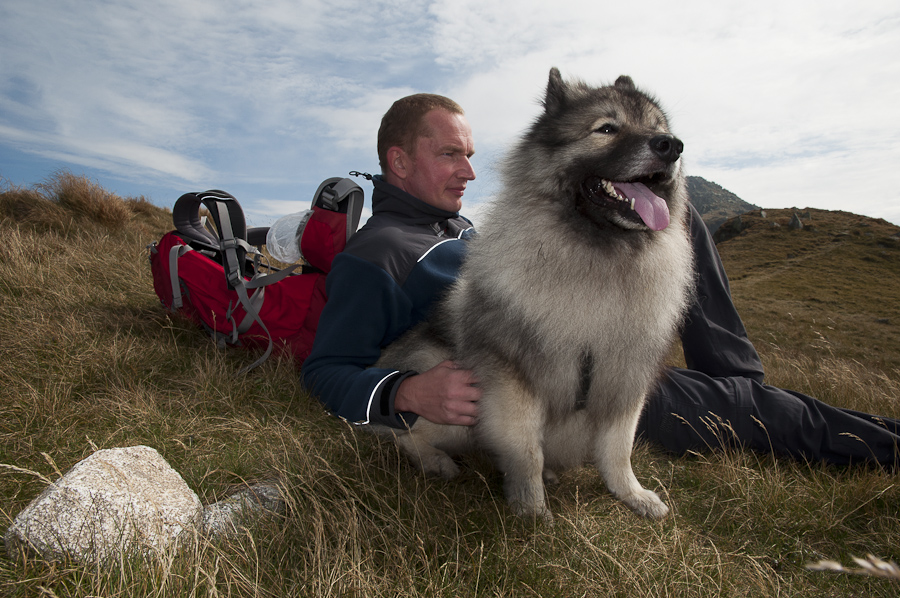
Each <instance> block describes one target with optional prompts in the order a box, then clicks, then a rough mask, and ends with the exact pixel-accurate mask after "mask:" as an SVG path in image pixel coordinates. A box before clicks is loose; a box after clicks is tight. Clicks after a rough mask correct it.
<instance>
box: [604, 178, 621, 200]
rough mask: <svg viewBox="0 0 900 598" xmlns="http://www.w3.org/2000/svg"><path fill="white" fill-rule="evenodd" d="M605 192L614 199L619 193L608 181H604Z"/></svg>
mask: <svg viewBox="0 0 900 598" xmlns="http://www.w3.org/2000/svg"><path fill="white" fill-rule="evenodd" d="M603 190H604V191H606V192H607V193H609V194H610V195H611V196H613V197H617V196H618V193H616V188H615V187H613V184H612V183H610V182H609V181H606V180H604V181H603Z"/></svg>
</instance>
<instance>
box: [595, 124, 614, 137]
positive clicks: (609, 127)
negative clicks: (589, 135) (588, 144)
mask: <svg viewBox="0 0 900 598" xmlns="http://www.w3.org/2000/svg"><path fill="white" fill-rule="evenodd" d="M618 132H619V127H617V126H616V125H613V124H610V123H605V124H603V125H600V126H599V127H597V128H596V129H594V133H602V134H603V135H612V134H613V133H618Z"/></svg>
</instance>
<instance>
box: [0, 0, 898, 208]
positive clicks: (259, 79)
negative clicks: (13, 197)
mask: <svg viewBox="0 0 900 598" xmlns="http://www.w3.org/2000/svg"><path fill="white" fill-rule="evenodd" d="M0 22H2V23H3V24H4V26H3V30H4V33H3V35H2V36H0V178H2V179H3V181H4V182H5V183H6V184H12V185H17V186H30V185H32V184H35V183H39V182H41V181H42V180H44V179H46V178H47V177H48V176H49V175H51V174H52V173H53V172H55V171H57V170H60V169H66V170H69V171H71V172H73V173H75V174H85V175H87V176H88V177H90V178H92V179H94V180H96V181H98V182H99V183H100V184H101V185H103V186H104V187H105V188H106V189H108V190H110V191H114V192H117V193H119V194H120V195H123V196H138V195H144V196H145V197H147V198H148V199H151V200H152V201H153V202H154V203H156V204H158V205H162V206H169V207H171V205H172V204H173V203H174V202H175V200H176V199H177V198H178V197H179V196H180V195H181V194H182V193H185V192H187V191H200V190H204V189H209V188H218V189H224V190H226V191H229V192H230V193H232V194H233V195H235V196H236V197H237V198H238V199H239V200H240V202H241V205H242V206H243V208H244V211H245V212H246V213H247V220H248V223H249V224H252V225H257V226H259V225H266V224H270V223H271V222H272V221H273V220H275V219H276V218H277V217H278V216H281V215H283V214H286V213H290V212H294V211H298V210H301V209H305V208H307V207H308V205H309V202H310V201H311V199H312V195H313V193H314V191H315V190H316V188H317V187H318V185H319V183H320V182H321V181H322V180H323V179H326V178H329V177H333V176H346V175H347V173H348V172H349V171H351V170H358V171H364V172H371V173H373V174H374V173H376V172H377V171H378V160H377V156H376V152H375V139H376V134H377V130H378V124H379V122H380V119H381V115H382V114H383V113H384V112H385V110H387V108H388V107H389V106H390V104H391V103H392V102H393V101H394V100H395V99H397V98H399V97H402V96H404V95H408V94H410V93H416V92H423V91H424V92H433V93H439V94H443V95H447V96H449V97H451V98H453V99H455V100H456V101H457V102H459V103H460V104H461V105H462V106H463V107H464V108H465V110H466V114H467V117H468V119H469V121H470V123H471V125H472V128H473V132H474V136H475V148H476V150H477V153H476V155H475V158H474V160H473V165H474V167H475V169H476V173H477V174H478V178H477V179H476V180H475V181H473V182H472V183H470V185H469V190H468V191H467V193H466V197H465V200H464V201H465V208H464V210H463V213H464V214H467V215H469V216H470V217H474V218H473V219H474V220H475V224H476V225H477V224H478V218H477V214H478V213H479V211H480V207H481V206H482V205H483V203H484V202H485V201H487V200H489V198H490V197H491V195H492V194H494V193H496V192H497V191H498V178H497V176H496V168H497V163H498V161H499V159H500V158H501V157H502V156H503V154H504V152H505V151H506V150H507V148H508V147H509V146H510V145H511V144H512V143H513V142H514V141H515V140H516V138H517V137H518V135H519V134H520V133H521V132H522V131H523V130H524V129H525V128H526V127H527V126H528V125H529V124H530V122H531V121H532V120H533V119H534V118H535V116H536V115H537V114H538V113H539V110H540V100H541V98H542V95H543V91H544V89H545V87H546V82H547V74H548V71H549V69H550V67H552V66H556V67H558V68H559V69H560V71H561V72H562V74H563V77H576V78H580V79H583V80H585V81H587V82H589V83H595V84H600V83H610V82H612V81H613V80H614V79H615V78H616V77H617V76H618V75H620V74H628V75H630V76H631V77H632V78H633V79H634V81H635V83H636V84H637V85H638V86H639V87H641V88H642V89H645V90H647V91H649V92H651V93H652V94H653V95H655V96H656V97H657V98H659V100H660V102H661V103H662V105H663V106H664V108H665V109H666V111H667V113H668V114H669V117H670V124H671V126H672V129H673V131H674V132H675V133H676V134H677V135H678V136H679V137H680V138H681V139H682V140H683V141H684V143H685V153H684V165H685V170H686V172H687V173H688V174H692V175H697V176H702V177H704V178H706V179H707V180H711V181H714V182H716V183H718V184H720V185H722V186H723V187H725V188H726V189H728V190H730V191H732V192H734V193H736V194H737V195H738V196H740V197H741V198H742V199H744V200H745V201H748V202H750V203H753V204H756V205H760V206H762V207H768V208H783V207H798V208H803V207H817V208H823V209H831V210H845V211H849V212H854V213H858V214H864V215H867V216H872V217H878V218H884V219H886V220H889V221H891V222H893V223H895V224H900V4H898V3H897V2H896V0H890V1H881V0H872V1H869V0H860V1H857V2H854V3H849V2H841V1H835V0H816V1H812V0H757V1H756V2H752V3H746V2H744V3H737V2H720V1H703V2H700V1H693V0H682V1H681V2H671V1H667V2H663V1H658V0H649V1H645V2H629V3H624V2H623V3H611V2H597V1H596V0H594V1H590V2H588V1H581V0H556V1H554V2H550V1H547V0H543V1H540V2H536V1H532V0H514V1H513V0H492V1H491V2H485V1H483V0H480V1H475V0H440V1H434V2H432V1H428V0H370V1H368V2H357V1H346V0H323V1H319V0H290V1H288V0H266V1H255V0H252V1H239V0H158V1H152V2H146V1H143V0H142V1H140V2H138V1H137V0H79V1H78V2H75V1H73V0H5V1H4V2H3V3H2V4H0ZM359 182H360V184H361V185H362V186H363V188H364V189H365V190H366V195H367V197H368V196H369V195H370V190H371V185H370V184H369V183H367V182H365V181H363V180H361V179H360V181H359Z"/></svg>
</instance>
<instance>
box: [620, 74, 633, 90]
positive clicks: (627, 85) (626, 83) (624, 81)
mask: <svg viewBox="0 0 900 598" xmlns="http://www.w3.org/2000/svg"><path fill="white" fill-rule="evenodd" d="M615 86H616V88H618V89H622V90H628V91H634V90H635V89H636V88H635V86H634V81H632V80H631V77H629V76H628V75H621V76H619V78H618V79H616V83H615Z"/></svg>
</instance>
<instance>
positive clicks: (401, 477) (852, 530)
mask: <svg viewBox="0 0 900 598" xmlns="http://www.w3.org/2000/svg"><path fill="white" fill-rule="evenodd" d="M67 181H68V182H67ZM69 184H71V188H69ZM85 193H87V196H85V195H84V194H85ZM79 194H81V195H79ZM62 197H67V198H69V199H66V200H64V201H63V200H62ZM72 197H76V198H77V199H71V198H72ZM113 206H115V207H113ZM170 223H171V215H170V214H168V213H167V212H165V211H163V210H160V209H158V208H155V207H154V206H152V204H150V203H149V202H146V201H145V200H140V199H137V200H133V199H121V198H117V197H115V196H113V195H110V194H108V193H105V192H103V191H102V190H101V189H99V187H97V186H96V185H93V184H92V183H90V182H89V181H85V180H83V179H80V178H79V177H70V175H56V176H55V177H54V178H52V179H51V181H50V182H49V183H47V184H46V185H41V186H38V187H36V188H35V189H31V190H21V189H7V190H6V191H5V192H4V193H2V194H0V230H2V232H3V238H4V243H3V244H0V281H2V282H0V358H2V362H3V364H4V367H3V368H2V369H0V463H2V464H5V465H8V466H10V467H4V468H0V496H2V497H3V501H2V502H0V521H9V520H10V519H11V518H12V517H13V516H14V515H15V514H16V513H17V512H18V511H19V510H20V509H21V508H23V507H24V506H25V505H26V504H27V503H28V502H29V501H30V500H31V499H32V498H34V497H35V496H37V494H38V493H39V492H40V491H41V489H42V488H43V487H44V486H45V484H46V483H47V482H46V480H47V479H54V478H56V477H57V476H58V471H65V470H66V469H67V468H69V467H71V466H72V465H73V464H74V463H76V462H77V461H78V460H80V459H82V458H83V457H85V456H87V455H88V454H90V453H91V452H93V450H94V449H95V447H97V448H110V447H114V446H127V445H131V444H138V443H140V444H146V445H149V446H152V447H154V448H156V449H157V450H159V451H160V453H161V454H162V455H163V456H164V457H165V458H166V459H167V460H168V461H169V462H170V463H171V464H172V465H173V467H175V469H177V470H178V471H179V472H180V473H181V474H182V475H183V477H184V478H185V480H186V481H187V483H188V484H189V485H190V486H191V487H192V488H193V489H194V490H195V491H196V492H197V493H198V494H199V495H200V497H201V499H202V500H203V501H204V502H212V501H215V500H218V499H220V498H222V497H224V496H226V495H228V494H230V493H231V492H232V491H233V490H234V489H235V487H236V486H240V485H242V484H245V483H248V482H251V481H253V480H258V479H276V480H278V482H279V483H280V484H281V486H282V487H283V488H284V493H285V500H286V501H287V504H288V507H289V508H288V511H287V513H286V515H284V516H283V517H279V518H275V519H273V520H268V521H262V522H260V523H259V524H258V525H256V526H255V527H254V528H253V530H252V531H251V532H248V533H247V534H246V535H244V536H240V537H237V538H232V539H227V540H220V541H217V542H210V541H208V540H201V539H195V540H193V541H191V542H188V543H187V544H186V545H185V546H183V547H182V548H181V549H180V550H179V551H173V552H172V553H171V554H168V555H163V556H162V557H160V558H158V559H156V560H154V561H152V562H140V561H125V562H121V563H119V564H118V565H117V566H115V567H111V568H108V569H102V570H100V569H91V568H81V567H77V566H74V565H72V564H67V563H44V562H41V561H39V560H37V559H29V560H26V561H24V562H13V561H10V560H7V559H2V558H0V594H2V595H7V596H40V595H44V596H60V597H61V596H295V595H296V596H392V597H393V596H401V597H413V596H429V597H430V596H543V597H552V596H566V597H570V596H601V595H611V596H642V597H643V596H667V597H676V596H685V597H695V596H697V597H699V596H748V597H749V596H753V597H758V596H894V595H896V590H897V585H896V583H895V582H893V581H892V580H890V579H880V578H875V577H863V576H850V575H830V574H827V573H821V572H812V571H808V570H806V569H805V565H806V564H807V563H810V562H817V561H821V560H826V559H827V560H836V561H841V562H849V561H850V560H851V557H852V556H853V555H865V554H874V555H877V556H879V557H880V558H883V559H885V560H890V559H894V560H896V559H897V556H898V554H897V547H898V546H900V525H898V522H897V517H896V515H897V511H896V505H897V504H898V503H900V487H898V484H897V480H896V476H895V475H894V474H892V473H889V472H884V471H881V470H877V469H864V468H855V469H840V468H833V467H825V466H821V465H807V464H803V463H797V462H792V461H787V460H780V459H773V458H771V457H767V456H760V455H757V454H754V453H750V452H735V451H716V452H711V453H705V454H696V455H687V456H685V457H679V458H674V457H671V456H669V455H665V454H662V453H660V452H658V451H656V450H655V449H653V448H651V447H647V446H639V447H638V448H637V449H636V451H635V459H634V461H635V470H636V473H637V475H638V477H639V479H641V480H642V481H644V482H645V483H646V484H647V485H648V486H649V487H651V488H654V489H657V490H659V491H660V492H662V493H663V494H664V495H665V498H666V499H667V501H668V502H669V504H670V505H671V506H672V508H673V516H671V517H669V518H668V519H666V520H664V521H662V522H649V521H645V520H640V519H638V518H636V517H635V516H634V515H632V514H631V513H630V512H628V511H627V510H626V509H624V508H623V507H622V506H621V505H620V504H619V503H617V502H616V501H614V500H612V499H611V497H610V496H609V495H608V493H607V492H606V491H605V489H604V487H603V485H602V483H601V481H600V480H599V478H598V476H597V475H596V473H594V472H592V471H591V470H588V469H583V470H578V471H572V472H567V473H565V474H563V475H562V481H561V484H559V485H558V486H556V487H553V488H551V489H550V490H549V497H550V502H551V507H552V508H553V510H554V512H555V513H556V515H557V519H556V525H555V526H553V527H546V526H544V525H541V524H537V523H535V522H532V521H523V520H520V519H517V518H515V517H513V516H511V515H510V513H509V511H508V509H507V507H506V505H505V503H504V501H503V499H502V491H501V489H500V487H501V479H500V477H499V476H498V475H497V474H496V473H495V472H494V471H493V470H492V468H491V467H490V466H489V465H488V463H487V462H486V461H485V460H484V459H483V458H478V457H473V458H470V459H468V460H466V461H465V462H464V464H463V465H464V467H463V473H462V474H461V476H460V478H459V479H458V480H455V481H452V482H444V481H440V480H433V479H426V478H423V477H421V476H419V475H417V474H416V473H415V472H414V471H413V470H412V468H410V467H409V466H408V465H407V464H406V462H405V461H404V460H403V459H402V458H401V457H400V455H398V454H397V451H396V449H395V448H394V447H393V446H391V445H388V444H384V443H381V442H379V441H378V440H377V439H376V438H374V437H370V436H368V435H360V434H358V433H356V432H354V430H352V429H350V426H348V425H346V424H344V423H342V422H340V421H338V420H336V419H334V418H332V417H330V416H329V415H327V414H326V413H325V412H324V411H323V409H322V408H321V407H320V406H319V404H318V403H317V402H316V401H314V400H311V399H310V398H309V397H308V396H307V395H306V394H305V393H304V391H303V389H302V388H301V386H300V383H299V379H298V376H297V373H296V371H295V370H294V367H293V365H292V364H291V363H290V362H288V361H285V360H279V359H274V358H273V359H270V360H269V361H267V362H266V363H265V364H264V365H263V366H261V367H260V368H258V369H257V370H254V371H253V372H251V373H250V374H249V375H246V376H235V373H236V372H237V371H238V370H239V369H240V368H241V367H242V366H244V365H246V364H247V363H248V359H251V357H250V356H248V355H247V354H245V353H243V352H241V351H239V350H230V351H227V352H220V351H218V350H217V349H216V348H215V346H214V344H213V343H212V342H210V341H209V340H208V338H207V337H206V336H205V335H204V333H202V332H201V331H199V330H197V329H196V328H195V327H194V326H193V325H192V324H190V323H189V322H187V321H184V320H182V319H180V318H176V317H173V316H170V315H169V314H167V313H166V312H165V311H164V310H163V309H162V308H161V306H160V305H159V302H158V300H157V299H156V297H155V295H154V294H153V290H152V282H151V279H150V273H149V267H148V265H147V254H146V250H145V246H146V244H147V243H149V242H150V241H152V240H155V239H156V238H158V237H159V236H160V235H161V234H162V233H163V232H164V231H165V230H166V229H167V228H169V227H170V226H171V224H170ZM738 290H739V289H737V290H736V292H737V291H738ZM779 322H780V320H779V321H773V320H767V319H755V318H754V317H751V318H750V319H748V326H750V328H751V334H752V335H754V338H761V337H763V336H765V334H766V332H767V330H769V329H771V327H772V326H777V325H779ZM779 334H780V333H779ZM761 349H762V351H763V357H764V359H765V361H766V365H767V367H768V368H769V376H770V379H771V380H772V381H773V382H775V383H777V384H782V385H786V386H790V387H793V388H797V389H798V390H801V391H804V392H809V393H812V394H819V395H823V396H827V398H828V399H829V400H830V401H831V402H834V403H837V404H842V405H847V406H852V407H855V408H861V409H865V410H869V411H875V412H883V413H887V414H892V415H897V414H898V413H897V405H896V397H897V390H898V384H900V375H898V373H897V372H896V371H892V370H889V369H888V370H885V369H881V368H878V367H871V366H869V365H867V364H866V362H865V361H859V360H857V361H854V358H852V357H850V358H848V357H846V356H845V355H843V354H842V353H841V351H839V350H837V349H835V350H833V351H832V352H831V353H828V354H827V355H825V356H823V355H822V353H821V351H819V350H815V349H809V348H808V347H804V346H803V344H802V343H799V344H798V345H796V346H795V345H791V344H789V343H784V342H780V343H779V344H776V343H761ZM725 433H727V431H726V432H725Z"/></svg>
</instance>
